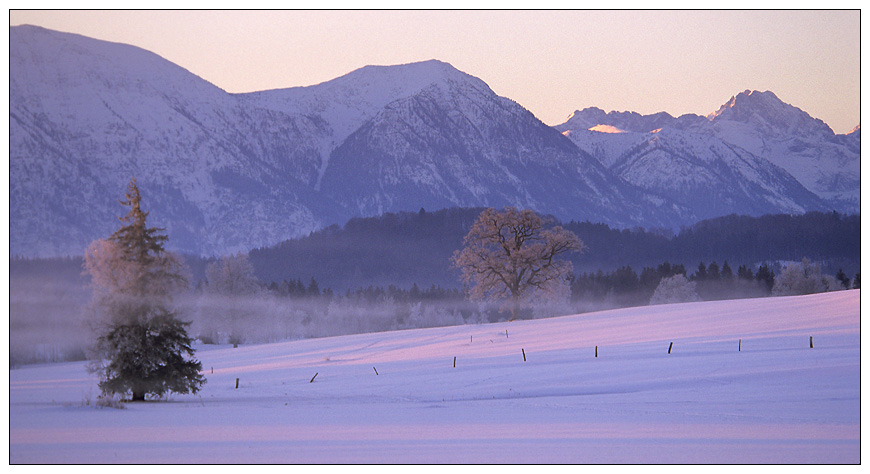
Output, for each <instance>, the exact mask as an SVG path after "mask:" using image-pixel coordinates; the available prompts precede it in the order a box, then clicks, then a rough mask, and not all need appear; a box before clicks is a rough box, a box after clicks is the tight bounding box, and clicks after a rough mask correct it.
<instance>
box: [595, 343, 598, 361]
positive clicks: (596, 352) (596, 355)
mask: <svg viewBox="0 0 870 474" xmlns="http://www.w3.org/2000/svg"><path fill="white" fill-rule="evenodd" d="M595 357H596V358H597V357H598V346H595Z"/></svg>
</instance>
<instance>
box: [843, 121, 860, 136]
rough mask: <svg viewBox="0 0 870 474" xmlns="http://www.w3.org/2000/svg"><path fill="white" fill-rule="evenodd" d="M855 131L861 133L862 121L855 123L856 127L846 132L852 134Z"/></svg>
mask: <svg viewBox="0 0 870 474" xmlns="http://www.w3.org/2000/svg"><path fill="white" fill-rule="evenodd" d="M853 133H857V134H858V135H860V134H861V124H860V123H859V124H858V125H855V128H853V129H852V130H849V132H848V133H846V135H851V134H853Z"/></svg>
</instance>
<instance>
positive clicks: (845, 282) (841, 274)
mask: <svg viewBox="0 0 870 474" xmlns="http://www.w3.org/2000/svg"><path fill="white" fill-rule="evenodd" d="M837 280H839V281H840V283H842V284H843V288H851V287H852V285H851V283H852V282H851V281H849V277H847V276H846V273H845V272H844V271H843V269H842V268H841V269H840V270H839V271H837Z"/></svg>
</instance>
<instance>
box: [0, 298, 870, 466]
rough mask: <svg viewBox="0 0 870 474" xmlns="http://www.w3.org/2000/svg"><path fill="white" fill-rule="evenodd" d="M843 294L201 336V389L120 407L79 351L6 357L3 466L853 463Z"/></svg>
mask: <svg viewBox="0 0 870 474" xmlns="http://www.w3.org/2000/svg"><path fill="white" fill-rule="evenodd" d="M859 300H860V292H859V290H853V291H844V292H837V293H827V294H820V295H812V296H804V297H788V298H764V299H754V300H736V301H722V302H708V303H689V304H682V305H663V306H651V307H644V308H630V309H620V310H613V311H605V312H600V313H589V314H582V315H577V316H567V317H561V318H553V319H545V320H535V321H519V322H512V323H498V324H487V325H472V326H460V327H448V328H435V329H420V330H408V331H396V332H388V333H376V334H364V335H355V336H342V337H333V338H324V339H309V340H302V341H294V342H286V343H278V344H268V345H258V346H241V347H239V348H237V349H233V348H231V347H219V348H214V347H213V346H212V347H209V346H205V347H202V348H200V351H199V352H198V353H197V356H198V358H199V359H200V360H201V361H202V363H203V367H204V368H205V373H206V377H207V378H208V383H207V384H206V385H205V386H204V387H203V390H202V391H201V393H200V394H198V395H196V396H190V395H188V396H175V397H173V398H172V399H171V400H170V401H168V402H159V403H151V402H146V403H140V404H129V405H127V408H126V409H124V410H118V409H111V408H95V407H94V406H93V405H91V406H83V405H84V404H83V402H84V401H85V400H87V399H89V398H90V399H91V401H93V399H94V398H96V393H97V389H96V381H95V380H93V379H92V378H90V376H89V375H88V374H87V373H86V371H85V369H84V364H83V363H64V364H48V365H38V366H29V367H24V368H20V369H15V370H12V371H10V432H9V435H10V440H9V449H10V461H11V462H12V463H858V462H860V438H859V436H860V431H859V427H860V425H859V422H860V353H859V352H860V313H859V312H860V308H859ZM506 331H507V333H506ZM810 336H812V337H813V345H814V348H813V349H810V348H809V338H810ZM739 341H740V342H739ZM671 342H673V349H672V351H671V354H670V355H669V354H668V347H669V346H670V343H671ZM596 345H597V346H598V357H597V358H596V357H595V346H596ZM738 345H740V349H741V350H740V351H739V352H738ZM523 352H525V357H526V361H523ZM454 357H455V358H456V367H455V368H454V366H453V364H454ZM212 370H213V373H212ZM375 371H377V374H376V372H375ZM315 374H317V377H316V378H315V379H314V382H313V383H309V381H310V380H311V378H312V377H313V376H314V375H315ZM237 378H238V379H239V388H238V389H236V388H235V383H236V379H237Z"/></svg>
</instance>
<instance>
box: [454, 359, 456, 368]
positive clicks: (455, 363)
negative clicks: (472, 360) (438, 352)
mask: <svg viewBox="0 0 870 474" xmlns="http://www.w3.org/2000/svg"><path fill="white" fill-rule="evenodd" d="M453 368H454V369H455V368H456V357H454V358H453Z"/></svg>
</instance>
